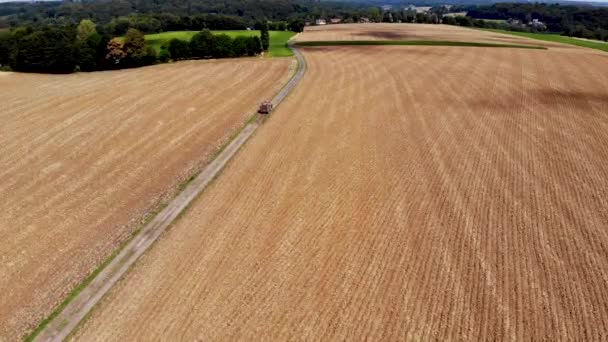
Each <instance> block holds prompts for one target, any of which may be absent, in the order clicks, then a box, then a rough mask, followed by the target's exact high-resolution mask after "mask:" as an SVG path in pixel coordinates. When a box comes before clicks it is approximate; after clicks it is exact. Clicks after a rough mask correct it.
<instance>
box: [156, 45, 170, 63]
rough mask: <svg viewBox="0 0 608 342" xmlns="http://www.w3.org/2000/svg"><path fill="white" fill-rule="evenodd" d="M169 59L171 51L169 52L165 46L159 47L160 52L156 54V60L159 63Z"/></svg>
mask: <svg viewBox="0 0 608 342" xmlns="http://www.w3.org/2000/svg"><path fill="white" fill-rule="evenodd" d="M170 59H171V52H169V48H168V47H165V48H164V49H162V48H161V50H160V53H159V54H158V60H159V61H160V62H161V63H167V62H168V61H169V60H170Z"/></svg>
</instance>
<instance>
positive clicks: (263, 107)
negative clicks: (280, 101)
mask: <svg viewBox="0 0 608 342" xmlns="http://www.w3.org/2000/svg"><path fill="white" fill-rule="evenodd" d="M271 111H272V102H270V101H264V102H262V103H261V104H260V109H258V113H260V114H268V113H270V112H271Z"/></svg>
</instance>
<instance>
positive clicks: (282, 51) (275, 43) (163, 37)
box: [146, 30, 295, 57]
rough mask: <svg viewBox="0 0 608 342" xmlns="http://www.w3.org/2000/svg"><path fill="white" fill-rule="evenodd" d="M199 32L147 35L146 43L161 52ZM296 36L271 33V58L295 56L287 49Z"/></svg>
mask: <svg viewBox="0 0 608 342" xmlns="http://www.w3.org/2000/svg"><path fill="white" fill-rule="evenodd" d="M197 32H198V31H171V32H163V33H154V34H147V35H146V42H148V44H150V46H152V47H153V48H154V49H156V52H159V51H160V46H161V45H162V44H163V43H164V42H168V41H169V40H171V39H173V38H177V39H182V40H190V39H191V38H192V36H193V35H194V34H196V33H197ZM212 32H213V34H221V33H225V34H227V35H229V36H231V37H233V38H234V37H237V36H252V35H258V36H259V35H260V31H254V30H252V31H247V30H240V31H212ZM294 35H295V33H294V32H289V31H270V47H269V48H268V54H269V55H270V56H271V57H288V56H293V53H292V52H291V50H290V49H289V48H288V47H287V41H288V40H289V38H291V37H293V36H294Z"/></svg>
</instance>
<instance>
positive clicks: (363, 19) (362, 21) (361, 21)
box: [359, 17, 370, 24]
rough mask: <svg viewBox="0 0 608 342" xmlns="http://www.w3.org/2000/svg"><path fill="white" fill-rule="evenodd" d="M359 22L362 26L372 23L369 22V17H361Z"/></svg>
mask: <svg viewBox="0 0 608 342" xmlns="http://www.w3.org/2000/svg"><path fill="white" fill-rule="evenodd" d="M359 22H360V23H362V24H367V23H369V22H370V21H369V18H367V17H361V18H359Z"/></svg>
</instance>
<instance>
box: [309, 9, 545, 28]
mask: <svg viewBox="0 0 608 342" xmlns="http://www.w3.org/2000/svg"><path fill="white" fill-rule="evenodd" d="M451 8H452V5H443V6H439V7H435V8H433V7H431V6H415V5H407V6H403V7H399V8H395V6H393V5H382V6H378V10H379V11H380V12H381V13H382V14H388V16H389V17H390V15H391V12H394V11H403V12H408V13H412V14H418V15H420V14H426V15H433V16H436V17H437V19H438V20H437V22H440V21H441V19H442V18H444V17H465V16H466V15H467V12H451V11H450V10H451ZM386 17H387V16H386V15H384V16H381V17H380V18H382V19H380V20H378V19H376V20H374V19H373V18H369V17H365V16H361V17H359V18H356V19H353V18H346V19H344V18H338V17H332V18H317V19H315V20H314V21H306V22H305V25H306V26H319V25H334V24H342V23H355V22H357V23H362V24H365V23H372V22H380V21H387V20H386ZM357 19H358V20H357ZM491 21H494V22H500V23H501V24H504V25H508V26H510V27H511V28H513V29H526V28H534V29H536V30H538V31H543V30H545V29H546V25H545V24H544V23H543V22H542V21H540V20H538V19H531V20H530V21H528V22H527V23H525V22H523V21H521V20H517V19H508V20H491ZM390 22H398V23H400V22H402V21H401V20H395V21H392V20H390ZM414 22H416V19H414Z"/></svg>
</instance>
